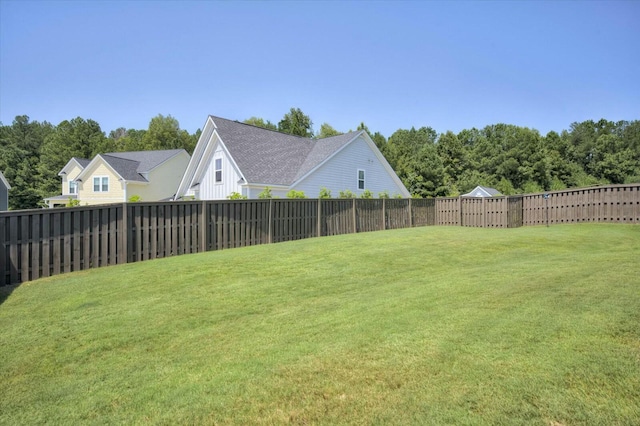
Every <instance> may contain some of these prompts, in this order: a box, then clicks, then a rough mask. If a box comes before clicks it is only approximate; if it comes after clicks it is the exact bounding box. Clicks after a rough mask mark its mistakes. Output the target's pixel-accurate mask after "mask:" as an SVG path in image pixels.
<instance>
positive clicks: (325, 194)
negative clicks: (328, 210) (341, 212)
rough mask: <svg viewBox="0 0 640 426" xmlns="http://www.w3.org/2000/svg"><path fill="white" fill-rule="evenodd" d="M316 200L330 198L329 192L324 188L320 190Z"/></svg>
mask: <svg viewBox="0 0 640 426" xmlns="http://www.w3.org/2000/svg"><path fill="white" fill-rule="evenodd" d="M318 198H331V190H329V189H327V188H325V187H324V186H323V187H322V188H320V194H319V195H318Z"/></svg>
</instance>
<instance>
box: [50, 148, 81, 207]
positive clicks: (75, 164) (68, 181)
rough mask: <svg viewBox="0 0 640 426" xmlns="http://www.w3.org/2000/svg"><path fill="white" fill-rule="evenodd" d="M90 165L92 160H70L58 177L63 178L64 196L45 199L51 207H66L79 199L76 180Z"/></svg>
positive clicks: (74, 158)
mask: <svg viewBox="0 0 640 426" xmlns="http://www.w3.org/2000/svg"><path fill="white" fill-rule="evenodd" d="M89 163H91V160H89V159H87V158H79V157H72V158H71V160H69V162H68V163H67V164H66V165H65V166H64V167H63V168H62V170H60V172H59V173H58V176H60V177H61V178H62V195H56V196H55V197H49V198H45V199H44V201H45V202H46V203H47V205H48V206H49V207H56V206H65V205H67V204H68V203H69V200H77V199H78V184H77V183H76V180H75V179H76V178H77V177H78V175H79V174H80V173H81V172H82V171H83V170H84V168H85V167H87V166H88V165H89Z"/></svg>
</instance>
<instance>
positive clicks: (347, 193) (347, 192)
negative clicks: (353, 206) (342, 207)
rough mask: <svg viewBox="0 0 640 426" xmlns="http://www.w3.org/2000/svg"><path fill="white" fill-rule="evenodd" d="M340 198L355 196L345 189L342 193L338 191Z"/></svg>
mask: <svg viewBox="0 0 640 426" xmlns="http://www.w3.org/2000/svg"><path fill="white" fill-rule="evenodd" d="M340 198H356V194H354V193H353V192H351V191H350V190H348V189H345V190H344V191H340Z"/></svg>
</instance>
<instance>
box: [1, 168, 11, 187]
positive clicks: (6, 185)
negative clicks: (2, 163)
mask: <svg viewBox="0 0 640 426" xmlns="http://www.w3.org/2000/svg"><path fill="white" fill-rule="evenodd" d="M0 182H2V183H3V184H4V186H5V188H7V189H11V185H9V182H8V181H7V179H6V178H5V177H4V175H3V174H2V172H0Z"/></svg>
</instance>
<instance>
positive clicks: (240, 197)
mask: <svg viewBox="0 0 640 426" xmlns="http://www.w3.org/2000/svg"><path fill="white" fill-rule="evenodd" d="M227 198H228V199H230V200H246V199H247V196H246V195H242V194H240V193H238V192H232V193H231V194H229V195H227Z"/></svg>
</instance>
